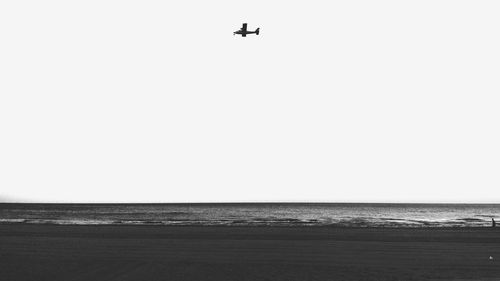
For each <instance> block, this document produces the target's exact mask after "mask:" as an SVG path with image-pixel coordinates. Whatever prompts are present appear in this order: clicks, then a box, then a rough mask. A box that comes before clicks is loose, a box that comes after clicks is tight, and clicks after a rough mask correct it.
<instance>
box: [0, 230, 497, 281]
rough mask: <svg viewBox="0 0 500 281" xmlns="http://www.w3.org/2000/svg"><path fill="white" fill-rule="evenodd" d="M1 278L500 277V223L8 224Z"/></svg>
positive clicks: (0, 250) (0, 252) (0, 249)
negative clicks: (465, 225) (453, 225)
mask: <svg viewBox="0 0 500 281" xmlns="http://www.w3.org/2000/svg"><path fill="white" fill-rule="evenodd" d="M490 256H492V257H493V258H494V259H493V260H490V259H489V257H490ZM0 276H2V277H1V280H9V281H10V280H37V281H40V280H75V281H76V280H151V281H152V280H222V281H224V280H277V281H279V280H500V228H453V229H451V228H447V229H444V228H441V229H436V228H434V229H395V228H391V229H389V228H384V229H380V228H377V229H374V228H329V227H181V226H175V227H174V226H57V225H21V224H12V225H0Z"/></svg>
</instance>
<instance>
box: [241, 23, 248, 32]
mask: <svg viewBox="0 0 500 281" xmlns="http://www.w3.org/2000/svg"><path fill="white" fill-rule="evenodd" d="M241 31H247V24H246V23H244V24H243V26H242V27H241Z"/></svg>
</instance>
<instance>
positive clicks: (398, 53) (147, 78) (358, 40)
mask: <svg viewBox="0 0 500 281" xmlns="http://www.w3.org/2000/svg"><path fill="white" fill-rule="evenodd" d="M499 13H500V2H498V1H496V0H495V1H463V0H452V1H447V0H438V1H436V0H432V1H428V0H418V1H401V0H397V1H396V0H395V1H387V0H378V1H373V0H370V1H361V0H353V1H331V0H328V1H320V0H313V1H293V0H292V1H290V0H288V1H282V0H276V1H261V0H258V1H222V0H213V1H199V0H190V1H153V0H152V1H128V0H120V1H110V0H98V1H95V0H87V1H54V0H47V1H2V2H1V3H0V202H2V201H3V202H252V201H258V202H271V201H274V202H276V201H279V202H429V203H433V202H457V203H458V202H461V203H464V202H465V203H486V202H490V203H494V202H496V203H500V191H499V190H500V173H499V171H500V130H499V128H500V110H499V108H500V79H499V77H500V52H499V51H498V50H500V37H499V36H498V34H499V28H500V17H498V14H499ZM243 22H246V23H248V28H249V29H251V30H254V29H255V28H257V27H260V35H258V36H255V35H249V36H247V37H246V38H242V37H240V36H233V34H232V32H233V31H235V30H237V29H239V28H240V27H241V24H242V23H243Z"/></svg>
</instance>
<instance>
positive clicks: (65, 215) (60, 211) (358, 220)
mask: <svg viewBox="0 0 500 281" xmlns="http://www.w3.org/2000/svg"><path fill="white" fill-rule="evenodd" d="M492 218H493V219H495V218H499V221H500V204H362V203H218V204H212V203H200V204H7V203H5V204H0V224H61V225H179V226H195V225H196V226H284V227H286V226H329V227H406V228H410V227H420V228H421V227H488V226H491V225H492Z"/></svg>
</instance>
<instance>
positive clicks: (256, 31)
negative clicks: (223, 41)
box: [233, 23, 260, 37]
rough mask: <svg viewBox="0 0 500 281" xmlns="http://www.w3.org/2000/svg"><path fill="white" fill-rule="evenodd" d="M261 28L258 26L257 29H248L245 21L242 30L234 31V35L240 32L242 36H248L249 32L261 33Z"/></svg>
mask: <svg viewBox="0 0 500 281" xmlns="http://www.w3.org/2000/svg"><path fill="white" fill-rule="evenodd" d="M259 30H260V28H257V29H256V30H255V31H248V30H247V24H246V23H244V24H243V26H242V27H241V28H240V30H238V31H235V32H233V35H236V34H240V35H241V36H242V37H247V34H252V33H255V34H256V35H259Z"/></svg>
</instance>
